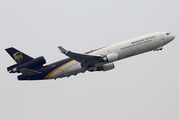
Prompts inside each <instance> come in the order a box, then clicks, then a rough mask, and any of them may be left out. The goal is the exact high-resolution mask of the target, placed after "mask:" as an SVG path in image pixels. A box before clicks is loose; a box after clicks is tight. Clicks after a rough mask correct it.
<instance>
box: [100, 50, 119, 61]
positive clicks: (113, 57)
mask: <svg viewBox="0 0 179 120" xmlns="http://www.w3.org/2000/svg"><path fill="white" fill-rule="evenodd" d="M103 60H104V62H113V61H116V60H119V55H118V53H117V52H114V53H110V54H108V55H106V56H105V57H104V58H103Z"/></svg>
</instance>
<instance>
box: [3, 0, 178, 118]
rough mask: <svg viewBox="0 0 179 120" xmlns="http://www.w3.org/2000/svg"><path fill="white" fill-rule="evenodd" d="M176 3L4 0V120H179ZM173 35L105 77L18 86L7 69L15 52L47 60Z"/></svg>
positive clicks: (90, 75) (169, 0) (117, 64)
mask: <svg viewBox="0 0 179 120" xmlns="http://www.w3.org/2000/svg"><path fill="white" fill-rule="evenodd" d="M178 4H179V2H178V0H147V1H146V0H135V1H134V0H133V1H132V0H125V1H121V0H85V1H83V0H30V1H27V0H26V1H24V0H1V1H0V41H1V44H0V48H1V50H0V55H1V60H2V61H1V68H0V75H1V80H0V119H1V120H57V119H58V120H177V119H179V63H178V61H179V54H178V52H179V46H178V44H179V42H178V36H179V34H178V31H179V17H178V14H179V7H178ZM163 31H167V32H171V33H173V34H175V35H176V38H175V40H174V41H172V42H171V43H169V44H168V45H166V46H164V48H163V50H162V51H159V52H148V53H145V54H141V55H138V56H134V57H131V58H127V59H124V60H121V61H117V62H115V69H113V70H111V71H107V72H96V73H90V72H86V73H85V74H79V75H77V76H75V77H74V76H72V77H70V78H63V79H57V80H56V81H54V80H47V81H18V80H17V78H16V76H17V74H9V73H8V72H7V71H6V68H7V67H8V66H10V65H13V64H15V62H14V61H13V60H12V59H11V57H10V56H9V55H8V54H7V53H6V52H5V50H4V49H5V48H7V47H11V46H13V47H15V48H17V49H19V50H21V51H23V52H25V53H26V54H28V55H30V56H32V57H39V56H42V55H43V56H44V57H45V58H46V61H47V63H52V62H55V61H58V60H60V59H63V58H66V56H65V55H63V54H62V53H60V51H59V50H58V48H57V47H58V46H59V45H61V46H63V47H65V48H66V49H68V50H71V51H75V52H79V53H84V52H86V51H89V50H91V49H96V48H100V47H103V46H106V45H110V44H114V43H117V42H121V41H124V40H127V39H131V38H134V37H138V36H141V35H145V34H148V33H153V32H163Z"/></svg>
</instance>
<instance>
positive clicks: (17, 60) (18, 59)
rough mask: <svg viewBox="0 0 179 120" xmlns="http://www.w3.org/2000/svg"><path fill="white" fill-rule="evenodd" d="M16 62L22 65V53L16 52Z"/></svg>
mask: <svg viewBox="0 0 179 120" xmlns="http://www.w3.org/2000/svg"><path fill="white" fill-rule="evenodd" d="M13 56H14V60H15V61H16V62H17V63H20V62H21V61H22V60H23V55H22V53H21V52H16V53H14V55H13Z"/></svg>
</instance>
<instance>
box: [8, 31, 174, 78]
mask: <svg viewBox="0 0 179 120" xmlns="http://www.w3.org/2000/svg"><path fill="white" fill-rule="evenodd" d="M174 38H175V36H174V35H173V34H171V33H168V32H158V33H152V34H148V35H144V36H141V37H137V38H134V39H130V40H127V41H124V42H120V43H117V44H113V45H109V46H106V47H102V48H99V49H96V50H92V51H90V52H87V53H85V54H81V53H75V52H71V51H68V50H66V49H64V48H63V47H61V46H59V47H58V48H59V49H60V51H61V52H62V53H63V54H65V55H66V56H68V58H66V59H63V60H60V61H57V62H55V63H52V64H49V65H44V64H45V63H46V61H45V59H44V57H43V56H41V57H38V58H32V57H30V56H28V55H26V54H24V53H23V52H21V51H19V50H17V49H15V48H13V47H10V48H7V49H6V51H7V52H8V53H9V55H10V56H11V57H12V58H13V59H14V60H15V61H16V64H14V65H12V66H10V67H8V68H7V70H8V71H9V73H21V75H19V76H18V80H44V79H57V78H63V77H70V76H71V75H77V74H78V73H84V72H85V71H91V72H94V71H108V70H111V69H113V68H114V63H113V62H115V61H117V60H121V59H124V58H127V57H131V56H134V55H138V54H141V53H145V52H148V51H152V50H154V51H158V50H162V48H163V46H164V45H166V44H168V43H169V42H171V41H172V40H173V39H174Z"/></svg>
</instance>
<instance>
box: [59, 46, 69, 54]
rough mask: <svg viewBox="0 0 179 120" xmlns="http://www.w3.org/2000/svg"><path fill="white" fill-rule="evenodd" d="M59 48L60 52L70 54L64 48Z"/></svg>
mask: <svg viewBox="0 0 179 120" xmlns="http://www.w3.org/2000/svg"><path fill="white" fill-rule="evenodd" d="M58 48H59V49H60V51H61V52H62V53H67V52H68V51H67V50H65V49H64V48H63V47H62V46H58Z"/></svg>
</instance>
